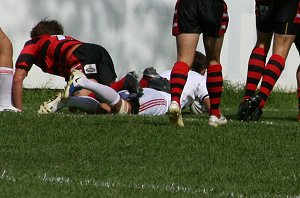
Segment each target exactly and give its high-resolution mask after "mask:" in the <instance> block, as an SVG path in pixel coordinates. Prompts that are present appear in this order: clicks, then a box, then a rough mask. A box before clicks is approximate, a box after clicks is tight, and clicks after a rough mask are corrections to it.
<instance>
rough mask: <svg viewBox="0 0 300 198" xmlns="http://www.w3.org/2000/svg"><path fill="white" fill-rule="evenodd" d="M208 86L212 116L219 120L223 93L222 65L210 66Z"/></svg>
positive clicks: (208, 69)
mask: <svg viewBox="0 0 300 198" xmlns="http://www.w3.org/2000/svg"><path fill="white" fill-rule="evenodd" d="M206 86H207V91H208V93H209V98H210V105H211V107H210V108H211V110H210V114H211V115H215V116H217V117H218V118H219V117H220V102H221V95H222V91H223V76H222V66H221V65H220V64H217V65H210V66H208V68H207V82H206Z"/></svg>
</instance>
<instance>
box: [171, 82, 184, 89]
mask: <svg viewBox="0 0 300 198" xmlns="http://www.w3.org/2000/svg"><path fill="white" fill-rule="evenodd" d="M172 88H180V89H183V88H184V85H183V84H179V83H171V89H172Z"/></svg>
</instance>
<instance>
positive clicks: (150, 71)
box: [143, 67, 160, 78]
mask: <svg viewBox="0 0 300 198" xmlns="http://www.w3.org/2000/svg"><path fill="white" fill-rule="evenodd" d="M143 76H145V77H149V78H159V77H160V75H159V74H158V73H157V71H156V69H154V68H153V67H148V68H146V69H145V70H144V72H143Z"/></svg>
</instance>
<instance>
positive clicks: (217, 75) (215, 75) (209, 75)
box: [207, 72, 222, 77]
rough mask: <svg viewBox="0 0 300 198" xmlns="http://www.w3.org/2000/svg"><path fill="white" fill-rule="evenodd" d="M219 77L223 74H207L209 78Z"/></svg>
mask: <svg viewBox="0 0 300 198" xmlns="http://www.w3.org/2000/svg"><path fill="white" fill-rule="evenodd" d="M219 76H222V72H211V73H207V77H219Z"/></svg>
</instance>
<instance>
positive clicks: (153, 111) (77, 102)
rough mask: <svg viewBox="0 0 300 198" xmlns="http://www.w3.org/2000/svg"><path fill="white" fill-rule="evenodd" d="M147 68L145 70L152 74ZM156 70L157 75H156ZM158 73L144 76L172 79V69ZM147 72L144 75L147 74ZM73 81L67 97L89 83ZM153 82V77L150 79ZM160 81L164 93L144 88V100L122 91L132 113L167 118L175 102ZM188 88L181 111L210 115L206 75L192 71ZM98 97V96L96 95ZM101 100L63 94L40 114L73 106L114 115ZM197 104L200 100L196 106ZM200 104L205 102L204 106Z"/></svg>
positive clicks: (47, 103) (156, 86)
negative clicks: (189, 108)
mask: <svg viewBox="0 0 300 198" xmlns="http://www.w3.org/2000/svg"><path fill="white" fill-rule="evenodd" d="M148 70H149V69H146V70H145V71H148ZM153 71H154V72H153ZM155 72H156V71H155V70H154V69H153V68H152V74H151V75H149V73H148V75H149V76H146V75H144V76H143V79H144V80H145V78H146V77H151V76H155V77H154V78H156V77H158V78H159V79H160V80H161V79H165V78H167V79H168V78H170V73H171V70H168V71H166V72H164V73H162V74H161V76H160V75H158V74H157V73H155ZM145 73H147V72H144V74H145ZM73 79H77V80H76V81H75V80H73V82H72V83H71V84H70V86H69V87H70V88H67V89H66V90H65V93H67V94H66V95H70V94H69V93H71V92H72V91H73V90H76V88H81V87H82V85H83V84H84V83H86V82H87V81H89V80H88V79H86V78H85V77H80V76H79V75H77V76H74V78H73ZM147 80H149V78H147ZM159 84H160V83H159V82H158V81H157V83H156V84H155V88H156V89H159V90H164V91H158V90H156V89H153V88H143V95H142V96H141V97H137V96H136V94H132V93H129V92H128V91H126V90H124V91H121V92H119V94H120V95H121V97H122V98H123V99H124V100H126V101H127V102H128V104H129V106H128V112H130V113H132V114H138V115H165V114H166V113H167V111H168V106H169V104H170V102H171V95H170V93H167V92H168V90H166V89H164V88H162V87H160V86H159ZM165 84H166V83H165V81H162V85H165ZM187 85H188V86H186V87H185V89H184V90H183V94H182V97H181V105H182V106H181V108H182V109H183V108H186V107H189V106H191V109H192V110H193V112H194V113H202V112H204V111H206V112H209V110H210V103H209V97H208V92H207V89H206V78H205V76H203V75H201V74H199V73H196V72H194V71H189V76H188V79H187ZM89 90H91V91H93V92H94V93H98V92H100V91H101V89H100V87H96V86H94V87H89ZM96 96H98V95H97V94H96ZM100 101H101V98H100V100H99V97H97V100H96V99H95V98H93V97H87V96H85V97H82V96H79V97H78V96H70V97H67V98H66V99H63V97H62V94H59V95H58V96H57V97H56V98H55V99H54V100H50V101H48V102H44V104H43V105H41V107H40V110H39V113H51V112H57V111H59V110H61V109H62V108H65V107H73V108H77V109H79V110H81V111H84V112H86V113H93V114H96V113H111V112H112V111H111V109H110V108H109V107H108V106H107V104H105V103H102V102H100ZM194 101H197V102H195V103H194ZM200 103H203V105H201V104H200Z"/></svg>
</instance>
